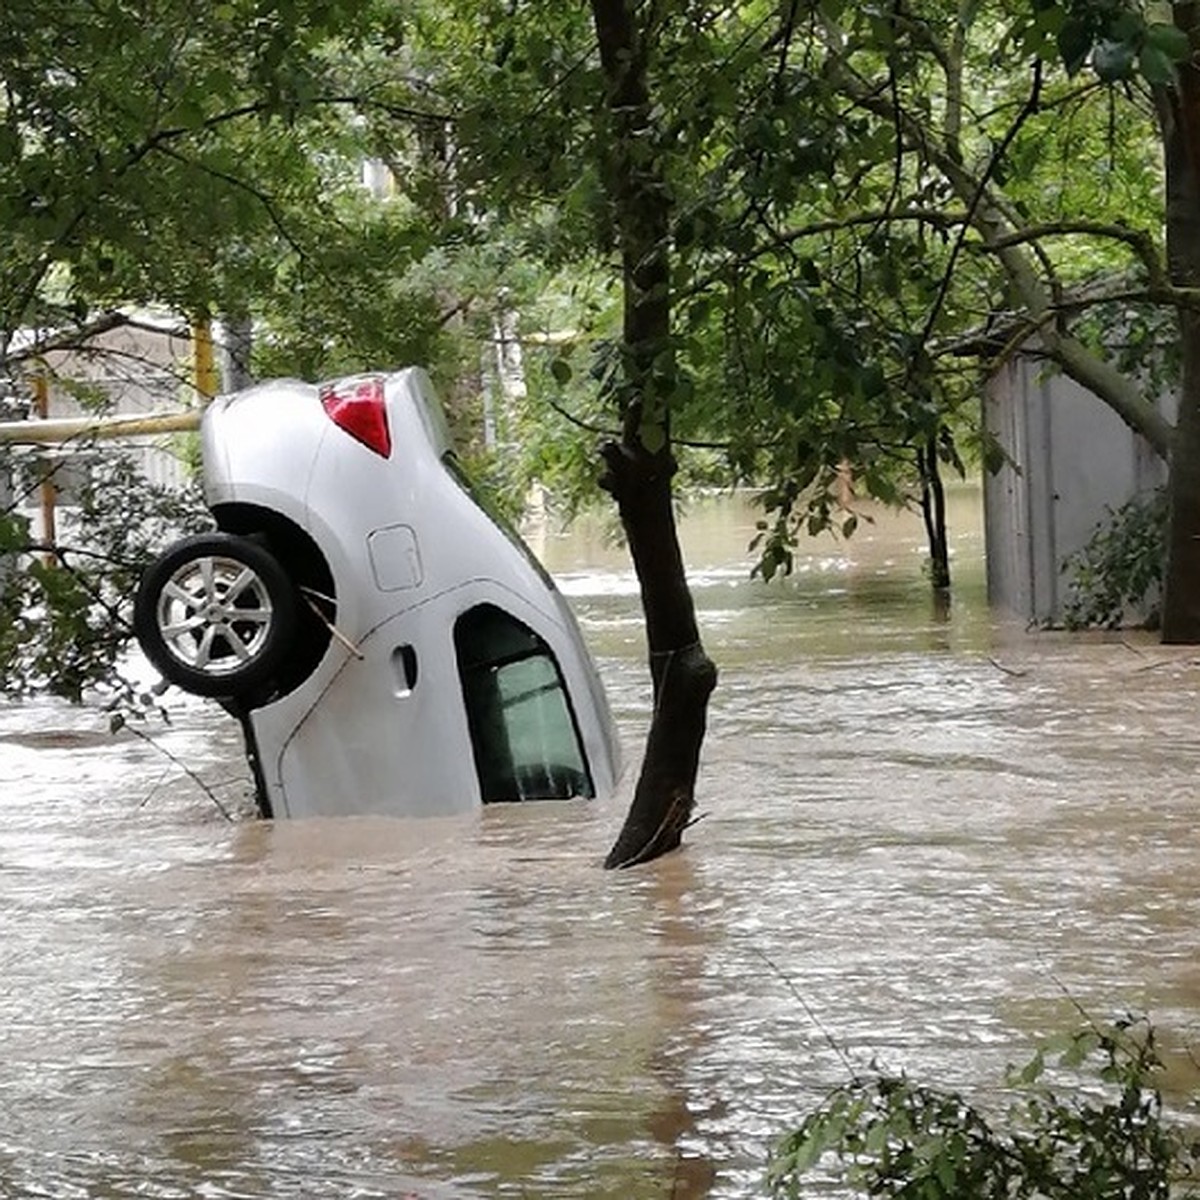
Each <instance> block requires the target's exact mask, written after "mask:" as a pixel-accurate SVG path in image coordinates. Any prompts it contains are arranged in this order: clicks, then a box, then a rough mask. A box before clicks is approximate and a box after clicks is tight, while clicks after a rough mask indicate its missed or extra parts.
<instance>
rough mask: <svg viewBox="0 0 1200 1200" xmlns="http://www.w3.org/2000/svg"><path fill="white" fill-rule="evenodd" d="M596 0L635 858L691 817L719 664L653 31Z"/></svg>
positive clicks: (612, 472)
mask: <svg viewBox="0 0 1200 1200" xmlns="http://www.w3.org/2000/svg"><path fill="white" fill-rule="evenodd" d="M591 7H592V16H593V20H594V23H595V29H596V37H597V42H598V45H599V50H600V61H601V65H602V68H603V71H604V77H605V82H606V85H607V106H606V118H607V119H606V122H605V124H604V129H603V133H602V139H603V140H602V146H601V155H602V163H603V169H604V179H605V186H606V189H607V193H608V198H609V202H610V205H611V211H612V217H613V223H614V226H615V228H616V231H617V236H618V241H619V247H620V255H621V269H622V274H623V283H624V314H623V343H624V345H623V347H622V350H623V355H624V361H623V369H622V378H621V383H620V385H619V388H618V393H617V394H618V400H619V403H620V409H621V421H622V436H621V440H620V442H612V443H610V444H608V445H606V446H605V447H604V448H603V450H602V455H603V458H604V464H605V468H606V470H605V475H604V477H603V479H602V481H601V483H602V486H603V487H604V488H605V489H606V490H607V491H609V492H610V493H611V494H612V496H613V498H614V499H615V501H616V503H617V509H618V512H619V513H620V517H621V524H622V526H623V527H624V530H625V535H626V538H627V539H628V543H629V551H630V556H631V557H632V559H633V565H634V570H635V571H636V573H637V578H638V584H639V586H640V589H641V599H642V611H643V614H644V616H645V622H646V641H647V646H648V649H649V656H650V676H651V681H652V687H653V696H654V711H653V715H652V717H651V721H650V730H649V734H648V736H647V740H646V750H645V755H644V757H643V760H642V767H641V772H640V774H639V776H638V781H637V786H636V788H635V789H634V795H633V800H632V803H631V804H630V808H629V812H628V814H627V816H626V818H625V823H624V825H623V826H622V829H621V831H620V834H619V835H618V837H617V840H616V842H615V843H614V844H613V847H612V849H611V850H610V851H609V853H608V857H607V859H606V860H605V866H606V867H627V866H633V865H635V864H637V863H643V862H648V861H649V860H650V859H653V858H657V857H658V856H659V855H661V854H664V853H666V852H667V851H669V850H673V849H675V848H676V847H677V846H678V845H679V843H680V840H681V838H682V835H683V830H684V829H685V828H686V826H687V825H688V824H689V823H690V821H691V819H692V810H693V808H694V805H695V786H696V775H697V772H698V769H699V762H700V748H701V746H702V744H703V741H704V732H705V726H706V722H707V712H708V699H709V696H710V695H711V694H712V690H713V688H714V687H715V686H716V668H715V666H714V665H713V663H712V661H711V659H709V657H708V655H707V654H706V653H705V651H704V647H703V646H702V644H701V641H700V632H699V628H698V625H697V622H696V613H695V605H694V603H693V601H692V595H691V592H690V590H689V589H688V584H687V574H686V571H685V569H684V563H683V555H682V553H681V551H680V547H679V538H678V532H677V530H676V527H675V512H674V505H673V502H672V488H671V480H672V476H673V475H674V472H675V461H674V458H673V456H672V454H671V445H670V424H669V411H670V404H671V397H672V394H673V391H674V385H675V364H674V354H673V351H672V343H671V297H670V286H669V285H670V257H669V255H670V249H669V247H670V198H669V195H668V191H667V187H666V184H665V181H664V179H663V174H662V168H661V153H660V150H659V149H658V146H657V138H656V134H657V130H656V129H655V127H654V123H653V120H652V117H651V104H650V93H649V84H648V67H647V56H646V43H647V38H646V37H645V36H644V30H640V29H639V27H638V23H637V20H636V19H635V16H634V9H633V6H632V4H631V3H630V2H629V0H591ZM649 7H650V6H645V5H643V6H641V11H642V12H646V11H648V9H649ZM645 19H647V20H649V19H650V18H645Z"/></svg>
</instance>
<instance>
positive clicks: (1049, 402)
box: [983, 356, 1166, 623]
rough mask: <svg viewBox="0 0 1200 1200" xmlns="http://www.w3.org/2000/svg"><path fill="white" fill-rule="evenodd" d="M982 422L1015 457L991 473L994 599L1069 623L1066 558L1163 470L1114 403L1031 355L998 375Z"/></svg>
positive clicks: (1040, 618)
mask: <svg viewBox="0 0 1200 1200" xmlns="http://www.w3.org/2000/svg"><path fill="white" fill-rule="evenodd" d="M983 411H984V424H985V427H986V428H987V430H988V431H989V432H990V433H991V434H992V436H993V437H995V438H996V439H997V441H998V442H999V444H1000V445H1001V446H1002V447H1003V448H1004V450H1005V452H1006V453H1007V454H1008V455H1009V457H1010V459H1011V460H1012V462H1011V463H1007V464H1006V465H1005V466H1004V467H1002V468H1001V470H1000V471H999V473H998V474H996V475H988V474H986V473H985V475H984V528H985V533H986V539H987V577H988V598H989V599H990V601H991V602H992V604H994V605H995V606H997V607H998V608H1002V609H1006V610H1008V611H1009V612H1011V613H1014V614H1016V615H1017V616H1020V617H1024V618H1026V619H1027V620H1029V621H1035V622H1039V623H1042V622H1054V623H1057V622H1059V621H1060V620H1061V619H1062V615H1063V605H1064V602H1065V600H1066V597H1067V580H1066V577H1065V576H1064V574H1063V570H1062V568H1063V563H1064V561H1065V560H1066V559H1067V558H1068V557H1069V556H1070V555H1072V554H1074V553H1075V552H1076V551H1077V550H1080V549H1082V547H1083V546H1084V545H1085V544H1086V543H1087V541H1088V540H1089V539H1090V538H1091V536H1092V534H1093V533H1094V532H1095V529H1096V527H1097V525H1098V524H1099V523H1101V522H1102V521H1104V520H1105V518H1106V516H1107V513H1108V511H1109V510H1112V509H1116V508H1118V507H1120V506H1121V505H1122V504H1124V503H1125V502H1126V501H1127V500H1129V499H1130V498H1132V497H1133V496H1134V495H1136V494H1137V493H1139V492H1146V491H1150V490H1152V489H1154V488H1156V487H1158V486H1159V485H1160V484H1162V483H1165V482H1166V466H1165V464H1164V463H1163V461H1162V460H1161V459H1160V458H1159V457H1158V456H1157V455H1156V454H1155V453H1154V452H1153V451H1152V450H1151V449H1150V447H1149V445H1148V443H1147V442H1146V441H1145V439H1143V438H1142V437H1140V436H1139V435H1137V434H1135V433H1134V432H1133V431H1132V430H1131V429H1130V428H1129V427H1128V426H1127V425H1126V424H1125V423H1124V422H1123V421H1122V420H1121V419H1120V418H1119V417H1118V416H1117V415H1116V414H1115V413H1114V412H1113V411H1112V410H1111V409H1110V408H1108V407H1107V405H1105V404H1102V403H1101V402H1100V401H1099V400H1098V399H1097V398H1096V397H1095V396H1094V395H1092V393H1090V392H1088V391H1086V390H1085V389H1084V388H1082V387H1080V385H1079V384H1077V383H1075V382H1074V380H1071V379H1067V378H1066V377H1065V376H1063V375H1060V374H1057V373H1050V372H1049V371H1048V370H1047V368H1046V366H1045V364H1044V363H1041V362H1039V361H1037V360H1035V359H1034V358H1032V357H1029V356H1016V357H1014V358H1013V359H1011V360H1010V361H1009V362H1008V363H1007V364H1006V365H1005V366H1004V367H1002V368H1001V369H1000V370H999V371H998V372H997V373H996V375H995V376H993V378H992V380H991V382H990V384H989V387H988V390H987V392H986V394H985V396H984V406H983Z"/></svg>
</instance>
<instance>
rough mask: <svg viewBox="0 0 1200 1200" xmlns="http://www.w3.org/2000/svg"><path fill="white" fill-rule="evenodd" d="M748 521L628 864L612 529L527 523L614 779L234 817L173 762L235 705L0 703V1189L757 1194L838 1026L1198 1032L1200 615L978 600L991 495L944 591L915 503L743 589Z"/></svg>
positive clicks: (853, 1046) (908, 1064)
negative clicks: (1180, 617)
mask: <svg viewBox="0 0 1200 1200" xmlns="http://www.w3.org/2000/svg"><path fill="white" fill-rule="evenodd" d="M754 516H755V514H754V513H753V511H752V510H750V509H748V508H747V507H745V506H743V505H741V504H737V503H733V502H730V501H721V502H715V501H714V502H704V503H699V504H697V505H696V506H695V510H694V511H693V513H692V514H691V515H690V516H689V518H688V520H687V522H686V524H685V542H686V548H687V554H688V559H689V563H690V565H691V568H692V573H693V584H694V587H695V593H696V598H697V603H698V606H699V608H700V614H701V622H702V628H703V631H704V636H705V640H706V644H707V647H708V649H709V652H710V653H711V655H712V657H713V658H714V659H715V660H716V661H717V663H718V666H719V668H720V671H721V681H720V685H719V688H718V691H717V692H716V694H715V696H714V700H713V706H712V710H711V715H710V726H709V729H710V732H709V738H708V741H707V743H706V749H705V755H704V763H703V768H702V776H701V782H700V790H699V803H698V812H699V813H701V814H703V819H702V820H701V821H700V822H699V824H698V825H696V827H695V828H693V829H691V830H689V832H688V835H687V841H686V848H685V850H684V851H683V852H682V853H680V854H676V855H673V856H670V857H668V858H667V859H664V860H661V861H659V862H657V863H655V864H652V865H650V866H648V867H644V868H638V869H636V870H633V871H629V872H625V873H619V874H614V873H606V872H604V871H602V870H601V869H600V861H601V860H602V858H603V856H604V853H605V851H606V850H607V849H608V846H609V844H610V842H611V840H612V838H613V837H614V835H615V833H616V831H617V828H618V827H619V825H620V821H621V818H622V816H623V812H624V807H625V805H626V803H627V799H628V795H627V792H628V789H629V788H631V787H632V783H633V770H632V768H633V767H635V766H636V763H637V759H638V756H639V754H640V737H641V734H642V731H643V730H644V728H645V723H646V719H647V705H648V702H649V689H648V684H647V682H646V674H645V670H644V666H643V658H644V650H643V643H642V631H641V624H640V614H639V609H638V599H637V592H636V587H635V585H634V581H633V578H632V574H631V571H630V569H629V566H628V562H627V559H626V557H625V555H624V553H623V552H622V551H621V550H619V549H613V548H611V547H609V546H607V545H606V544H605V543H604V541H603V539H602V537H601V536H600V534H599V533H598V532H597V533H595V534H594V535H592V536H589V534H588V533H587V531H577V532H576V533H575V534H574V535H572V537H570V538H565V539H556V538H549V539H547V540H545V541H544V542H542V543H541V544H540V545H539V546H538V549H539V552H540V553H541V554H542V555H543V557H544V559H545V561H546V562H547V565H548V566H549V567H550V569H551V570H552V571H553V572H554V573H555V575H556V576H557V578H558V579H559V582H560V584H561V586H562V588H563V590H564V591H565V592H566V593H567V594H568V595H569V596H570V598H571V600H572V602H573V604H574V605H575V608H576V611H577V613H578V615H579V617H580V619H581V623H582V625H583V628H584V631H585V633H586V635H587V637H588V640H589V642H590V644H591V646H592V648H593V651H594V653H595V655H596V657H597V660H598V662H599V665H600V669H601V674H602V675H603V677H604V679H605V682H606V684H607V685H608V688H609V694H610V699H611V701H612V703H613V706H614V710H615V713H616V715H617V718H618V722H619V724H620V726H621V729H622V733H623V738H624V743H625V751H626V757H627V760H628V762H629V764H630V769H629V770H627V777H626V792H625V793H623V794H621V795H619V796H617V797H615V798H613V799H611V800H606V801H604V802H597V803H586V802H571V803H567V804H553V803H550V804H533V805H526V806H523V807H518V806H504V807H494V808H489V809H486V810H484V811H482V812H481V813H479V814H477V815H474V816H471V817H466V818H455V819H452V820H444V821H421V822H416V821H383V820H374V819H372V820H365V819H363V820H344V821H332V820H313V821H303V822H300V821H298V822H291V823H287V822H284V823H280V824H278V825H271V824H266V823H260V822H256V821H248V820H236V821H233V822H229V821H226V820H225V819H224V818H223V817H222V815H221V813H220V812H219V811H218V809H217V807H216V805H215V803H214V800H213V796H210V795H209V794H207V793H206V792H205V791H204V790H203V789H201V788H200V787H199V786H197V784H196V783H195V781H193V780H192V779H190V778H189V777H188V776H187V775H186V774H184V773H183V772H182V771H181V769H180V767H179V765H178V763H177V762H176V761H173V759H172V758H171V757H168V755H170V756H174V759H176V760H179V761H181V762H184V763H186V764H187V765H188V767H189V768H191V769H193V770H194V771H195V772H197V773H198V774H199V775H200V776H201V778H202V779H203V780H204V781H205V783H206V785H207V786H208V787H209V788H210V789H212V792H213V795H214V796H215V797H216V799H219V800H220V801H221V802H222V803H223V804H225V805H226V806H234V807H237V806H239V805H244V796H245V787H246V785H245V782H244V776H245V769H244V764H243V762H242V759H241V754H240V743H239V741H238V733H237V730H236V728H234V727H233V726H232V724H231V723H230V722H228V721H227V720H226V719H225V718H224V717H222V716H221V714H220V713H219V711H218V710H216V709H215V707H213V706H209V705H206V704H204V703H202V702H198V701H179V703H178V711H177V714H176V720H175V723H174V725H173V726H172V727H171V728H169V729H166V730H165V731H160V730H158V729H155V730H154V737H155V740H156V741H157V742H158V743H160V746H159V747H158V748H156V747H155V746H152V745H150V744H148V743H146V742H145V741H143V740H141V739H139V738H137V737H135V736H133V735H131V734H122V735H120V736H119V737H117V738H110V737H109V736H108V734H107V732H106V731H105V728H106V727H105V725H104V723H103V722H102V721H101V720H100V719H98V718H97V716H96V715H95V714H93V713H88V712H82V711H73V710H70V709H68V708H65V707H64V708H60V707H58V706H55V705H48V704H39V705H36V706H29V707H15V706H0V796H2V801H0V1198H2V1200H18V1198H21V1200H24V1198H26V1197H55V1198H56V1200H57V1198H64V1200H69V1198H73V1197H81V1198H88V1200H91V1198H97V1200H99V1198H106V1200H108V1198H112V1200H116V1198H124V1197H132V1196H139V1197H155V1198H167V1197H179V1198H185V1197H187V1198H190V1197H206V1198H213V1200H217V1198H228V1197H293V1196H294V1197H306V1198H309V1197H359V1198H372V1197H403V1196H406V1195H408V1196H416V1197H421V1198H422V1200H425V1198H428V1200H441V1198H455V1200H458V1198H471V1197H493V1196H513V1197H552V1198H557V1197H572V1196H574V1197H614V1198H618V1197H619V1198H626V1197H637V1198H640V1197H647V1198H649V1197H670V1196H675V1197H701V1196H713V1197H747V1196H755V1195H759V1194H761V1183H762V1176H763V1170H764V1165H765V1160H766V1155H767V1153H768V1151H769V1148H770V1146H771V1144H772V1143H773V1141H774V1139H775V1138H776V1137H777V1136H778V1135H779V1134H780V1133H781V1132H783V1131H784V1130H785V1129H786V1128H787V1127H788V1124H789V1122H794V1121H795V1120H797V1119H798V1118H799V1117H800V1116H801V1115H802V1114H803V1113H804V1112H805V1111H806V1110H807V1109H808V1108H809V1107H810V1106H811V1105H813V1104H814V1103H816V1102H817V1101H818V1100H819V1099H820V1097H821V1096H822V1095H823V1094H824V1093H825V1092H826V1091H827V1090H828V1089H829V1088H830V1087H832V1086H833V1085H835V1084H836V1083H838V1082H841V1081H843V1080H844V1079H845V1078H846V1076H847V1075H848V1073H849V1070H850V1066H849V1065H848V1064H853V1065H854V1066H855V1067H859V1068H865V1067H866V1066H867V1064H868V1063H869V1062H870V1060H871V1059H872V1058H878V1059H879V1061H880V1062H881V1063H882V1064H885V1065H886V1066H888V1067H891V1068H901V1067H903V1068H906V1069H908V1070H909V1071H910V1072H911V1073H913V1074H915V1075H917V1076H918V1077H920V1078H921V1079H922V1080H923V1081H925V1082H932V1083H941V1084H948V1085H953V1086H956V1087H963V1088H967V1089H970V1090H971V1091H972V1093H973V1094H985V1093H987V1092H989V1091H990V1090H993V1089H995V1088H996V1087H997V1085H998V1084H999V1083H1000V1082H1001V1077H1002V1073H1003V1069H1004V1066H1005V1064H1006V1063H1008V1062H1012V1061H1018V1060H1024V1059H1025V1058H1026V1057H1027V1056H1028V1052H1029V1050H1030V1048H1031V1042H1032V1039H1033V1037H1035V1036H1036V1035H1037V1034H1040V1033H1047V1032H1051V1031H1058V1030H1061V1029H1065V1028H1068V1027H1071V1026H1073V1025H1074V1024H1075V1021H1076V1017H1077V1014H1076V1012H1075V1009H1074V1005H1076V1004H1078V1005H1082V1006H1083V1007H1085V1008H1087V1009H1088V1010H1089V1011H1091V1012H1093V1013H1095V1014H1096V1015H1097V1016H1098V1017H1101V1018H1106V1017H1108V1016H1109V1015H1111V1014H1113V1013H1114V1012H1120V1011H1125V1010H1127V1009H1133V1010H1136V1011H1148V1012H1149V1013H1150V1014H1151V1015H1152V1017H1153V1018H1154V1020H1155V1022H1156V1023H1157V1024H1158V1026H1159V1027H1160V1029H1161V1031H1162V1034H1163V1036H1164V1038H1165V1039H1166V1040H1167V1042H1168V1043H1169V1044H1171V1045H1175V1046H1183V1045H1185V1044H1190V1045H1192V1046H1196V1045H1200V953H1198V952H1200V898H1198V896H1200V892H1198V889H1197V885H1196V880H1197V878H1200V839H1198V838H1197V836H1196V832H1195V820H1196V795H1197V782H1196V781H1197V778H1198V775H1200V771H1198V768H1200V739H1198V738H1197V721H1198V717H1197V713H1198V711H1200V706H1198V704H1197V692H1198V690H1200V665H1198V660H1200V653H1198V652H1197V649H1196V648H1187V647H1162V646H1159V645H1157V644H1156V643H1155V642H1154V641H1153V639H1152V638H1149V637H1147V636H1145V635H1142V634H1130V635H1124V636H1117V635H1112V636H1105V637H1100V636H1088V637H1067V636H1065V635H1062V634H1050V633H1027V632H1026V631H1025V630H1024V629H1023V628H1021V627H1019V626H1018V627H1012V626H1007V625H1004V624H1000V623H996V622H995V621H994V620H993V617H992V615H991V614H989V613H988V611H987V609H986V606H985V604H984V600H983V586H984V585H983V561H982V534H981V531H980V527H979V515H978V502H977V497H975V496H974V495H973V494H970V493H965V494H963V495H962V496H960V497H958V499H957V501H956V507H955V509H954V511H953V512H952V515H951V521H952V527H953V528H954V529H955V530H956V541H955V553H956V559H955V569H956V572H957V575H956V580H957V587H956V594H955V599H954V603H953V606H952V609H951V611H950V613H949V614H948V616H945V615H942V616H939V615H938V614H937V613H936V612H935V611H934V607H933V605H932V602H931V599H930V596H929V593H928V587H927V584H926V582H925V581H924V579H923V577H922V575H921V569H920V560H921V556H920V548H921V545H922V539H921V533H920V525H919V521H918V520H917V519H915V518H906V519H896V518H886V519H882V520H881V521H880V522H879V524H878V525H875V526H864V527H862V528H861V529H860V532H859V534H857V535H856V536H855V538H854V539H853V541H852V542H851V543H849V544H837V543H834V542H832V541H825V540H823V541H821V542H816V543H813V544H812V545H811V546H810V547H807V548H806V550H805V552H804V553H802V554H801V555H800V556H799V557H798V563H797V568H798V569H797V573H796V575H795V576H793V577H792V578H791V579H788V580H786V581H782V582H776V583H773V584H771V585H765V584H763V583H762V582H760V581H753V582H752V581H751V580H750V579H749V578H748V572H749V559H748V557H747V556H746V554H745V546H746V543H747V542H748V541H749V539H750V537H751V535H752V533H753V522H754ZM176 695H177V694H176ZM1194 1075H1195V1069H1194V1068H1192V1067H1190V1066H1188V1065H1187V1060H1186V1057H1185V1056H1179V1057H1178V1060H1177V1061H1176V1060H1173V1075H1172V1080H1173V1082H1174V1084H1175V1085H1177V1086H1180V1087H1184V1086H1188V1085H1190V1084H1192V1083H1193V1082H1194Z"/></svg>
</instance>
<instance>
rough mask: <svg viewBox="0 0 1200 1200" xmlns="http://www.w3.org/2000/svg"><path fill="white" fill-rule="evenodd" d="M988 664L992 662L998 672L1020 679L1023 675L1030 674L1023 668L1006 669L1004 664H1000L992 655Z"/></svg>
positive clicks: (989, 656)
mask: <svg viewBox="0 0 1200 1200" xmlns="http://www.w3.org/2000/svg"><path fill="white" fill-rule="evenodd" d="M988 662H990V663H991V664H992V666H993V667H995V668H996V670H997V671H1003V672H1004V674H1005V675H1015V676H1016V677H1017V678H1018V679H1019V678H1020V677H1021V676H1022V675H1028V674H1029V672H1028V671H1026V670H1025V669H1024V668H1023V667H1006V666H1005V665H1004V664H1003V663H1002V662H998V661H997V660H996V659H994V658H992V656H991V655H990V654H989V655H988Z"/></svg>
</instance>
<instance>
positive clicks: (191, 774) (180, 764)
mask: <svg viewBox="0 0 1200 1200" xmlns="http://www.w3.org/2000/svg"><path fill="white" fill-rule="evenodd" d="M121 728H122V729H128V730H129V732H130V733H132V734H133V736H134V737H139V738H141V739H142V741H143V742H145V743H146V744H147V745H148V746H150V747H152V748H153V749H154V750H157V751H158V753H159V754H161V755H162V756H163V757H164V758H166V759H168V760H169V761H170V762H172V763H173V764H174V765H175V766H176V767H177V768H178V769H179V770H181V771H182V772H183V773H184V774H185V775H186V776H187V777H188V778H189V779H190V780H191V781H192V782H193V783H194V784H195V785H196V786H197V787H198V788H199V789H200V790H201V791H202V792H203V793H204V794H205V795H206V796H207V797H208V798H209V799H210V800H211V801H212V802H213V806H214V807H215V808H216V810H217V812H219V813H220V814H221V816H223V817H224V818H225V820H226V821H228V822H229V823H230V824H233V817H232V815H231V814H230V812H229V809H227V808H226V807H225V805H224V804H222V803H221V799H220V797H219V796H218V795H217V793H216V792H214V791H213V790H212V788H211V787H209V786H208V784H207V783H205V782H204V780H203V779H201V778H200V776H199V775H197V774H196V772H195V771H194V770H192V768H191V767H189V766H188V765H187V763H185V762H184V761H183V760H182V759H181V758H180V757H179V756H178V755H177V754H172V753H171V751H170V750H168V749H167V748H166V746H163V745H161V744H160V743H159V742H156V741H155V740H154V738H152V737H151V736H150V735H149V734H148V733H143V732H142V730H140V729H136V728H135V727H134V726H132V725H130V724H128V723H126V724H123V725H122V726H121ZM161 783H162V781H161V780H160V781H159V782H158V783H156V784H155V785H154V787H153V788H152V789H151V791H150V796H152V795H153V794H154V793H155V792H156V791H157V790H158V788H159V787H160V786H161ZM150 796H147V797H146V798H145V799H144V800H143V801H142V802H141V804H139V805H138V807H139V808H141V807H143V805H145V804H146V802H147V801H148V800H149V799H150Z"/></svg>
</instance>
